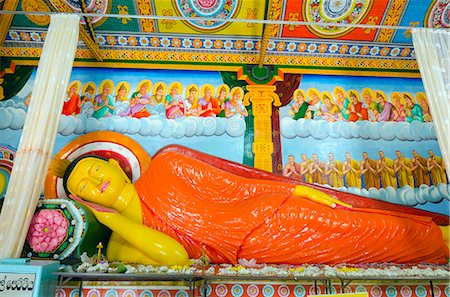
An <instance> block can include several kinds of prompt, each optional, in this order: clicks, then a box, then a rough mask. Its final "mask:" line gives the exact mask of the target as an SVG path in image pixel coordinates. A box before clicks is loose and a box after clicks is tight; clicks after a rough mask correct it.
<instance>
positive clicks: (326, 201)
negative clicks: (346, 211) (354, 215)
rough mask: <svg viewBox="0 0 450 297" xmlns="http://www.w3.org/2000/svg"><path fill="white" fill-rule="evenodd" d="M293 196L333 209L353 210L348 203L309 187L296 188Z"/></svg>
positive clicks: (298, 186)
mask: <svg viewBox="0 0 450 297" xmlns="http://www.w3.org/2000/svg"><path fill="white" fill-rule="evenodd" d="M293 195H294V196H298V197H303V198H306V199H309V200H311V201H314V202H317V203H320V204H323V205H326V206H329V207H331V208H335V207H336V206H337V205H340V206H342V207H346V208H353V206H351V205H350V204H348V203H345V202H342V201H340V200H339V199H336V198H333V197H331V196H330V195H328V194H326V193H324V192H322V191H320V190H317V189H314V188H311V187H307V186H300V185H297V186H295V189H294V192H293Z"/></svg>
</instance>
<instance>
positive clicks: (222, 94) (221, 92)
mask: <svg viewBox="0 0 450 297" xmlns="http://www.w3.org/2000/svg"><path fill="white" fill-rule="evenodd" d="M217 93H218V94H217V102H219V106H220V113H219V114H218V115H217V116H218V117H219V118H224V117H225V103H226V102H228V101H230V97H229V96H228V93H229V87H228V86H227V85H220V86H219V89H218V91H217Z"/></svg>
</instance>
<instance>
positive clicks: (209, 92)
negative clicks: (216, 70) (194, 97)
mask: <svg viewBox="0 0 450 297" xmlns="http://www.w3.org/2000/svg"><path fill="white" fill-rule="evenodd" d="M201 94H202V97H201V98H200V99H199V100H198V105H199V107H200V111H199V112H198V115H199V116H201V117H216V116H217V115H219V114H220V105H219V102H218V101H217V99H216V98H214V97H213V94H214V87H213V86H212V85H211V84H205V85H203V87H202V89H201Z"/></svg>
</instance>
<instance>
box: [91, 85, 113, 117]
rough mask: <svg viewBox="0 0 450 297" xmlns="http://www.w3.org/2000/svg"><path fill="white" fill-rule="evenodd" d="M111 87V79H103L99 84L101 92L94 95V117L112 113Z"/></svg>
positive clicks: (107, 115)
mask: <svg viewBox="0 0 450 297" xmlns="http://www.w3.org/2000/svg"><path fill="white" fill-rule="evenodd" d="M113 87H114V85H113V82H112V81H111V80H105V81H103V82H102V83H101V84H100V87H99V88H100V90H101V93H100V94H98V95H97V96H95V97H94V114H93V116H94V118H96V119H100V118H103V117H110V116H111V115H113V114H114V110H115V106H114V105H115V102H114V98H113V96H112V95H111V90H112V88H113Z"/></svg>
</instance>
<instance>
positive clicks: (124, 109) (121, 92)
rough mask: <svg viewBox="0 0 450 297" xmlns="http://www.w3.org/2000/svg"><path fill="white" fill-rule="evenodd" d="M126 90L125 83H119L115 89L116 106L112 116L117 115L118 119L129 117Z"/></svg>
mask: <svg viewBox="0 0 450 297" xmlns="http://www.w3.org/2000/svg"><path fill="white" fill-rule="evenodd" d="M128 90H129V88H128V87H127V83H125V82H122V83H119V85H118V87H117V94H116V104H115V107H116V108H115V110H114V114H115V115H118V116H120V117H126V116H129V115H130V113H131V108H130V99H128V97H127V95H128Z"/></svg>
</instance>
